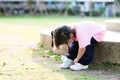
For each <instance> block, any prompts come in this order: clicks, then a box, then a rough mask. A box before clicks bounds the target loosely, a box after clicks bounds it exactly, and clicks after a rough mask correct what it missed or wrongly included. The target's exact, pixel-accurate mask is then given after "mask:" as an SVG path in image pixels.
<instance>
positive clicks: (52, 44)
mask: <svg viewBox="0 0 120 80" xmlns="http://www.w3.org/2000/svg"><path fill="white" fill-rule="evenodd" d="M51 38H52V41H51V47H53V46H54V43H53V31H52V32H51Z"/></svg>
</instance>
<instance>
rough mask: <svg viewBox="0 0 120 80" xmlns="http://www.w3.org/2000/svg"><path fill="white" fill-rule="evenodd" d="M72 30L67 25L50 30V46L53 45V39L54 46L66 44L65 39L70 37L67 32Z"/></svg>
mask: <svg viewBox="0 0 120 80" xmlns="http://www.w3.org/2000/svg"><path fill="white" fill-rule="evenodd" d="M71 32H72V29H71V28H70V27H69V26H66V25H64V26H62V27H59V28H56V29H55V30H54V31H52V32H51V36H52V44H51V46H52V47H53V39H54V42H55V46H57V47H58V46H60V45H62V44H67V45H68V42H67V40H68V39H70V36H69V34H70V33H71Z"/></svg>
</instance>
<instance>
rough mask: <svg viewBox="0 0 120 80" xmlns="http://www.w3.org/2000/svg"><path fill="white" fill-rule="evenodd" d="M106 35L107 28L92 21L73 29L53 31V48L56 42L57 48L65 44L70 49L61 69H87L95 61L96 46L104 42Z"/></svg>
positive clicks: (66, 28) (61, 28)
mask: <svg viewBox="0 0 120 80" xmlns="http://www.w3.org/2000/svg"><path fill="white" fill-rule="evenodd" d="M104 34H105V27H103V26H101V25H99V24H97V23H95V22H92V21H84V22H80V23H77V24H75V25H74V26H73V28H71V27H69V26H66V25H65V26H62V27H59V28H57V29H55V30H54V31H52V32H51V35H52V47H54V44H53V40H54V43H55V46H56V48H58V49H59V47H60V45H63V44H67V46H68V48H69V50H68V55H66V57H65V56H64V57H62V59H63V63H62V65H61V68H63V69H66V68H70V69H71V70H82V69H87V68H88V64H90V63H91V61H92V59H93V52H94V50H93V48H94V45H95V44H96V43H98V42H101V41H102V40H103V37H104Z"/></svg>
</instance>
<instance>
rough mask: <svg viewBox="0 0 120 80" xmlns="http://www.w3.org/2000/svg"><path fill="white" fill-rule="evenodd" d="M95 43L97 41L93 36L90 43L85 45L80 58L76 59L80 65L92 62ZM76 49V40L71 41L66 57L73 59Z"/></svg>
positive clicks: (77, 46)
mask: <svg viewBox="0 0 120 80" xmlns="http://www.w3.org/2000/svg"><path fill="white" fill-rule="evenodd" d="M96 43H98V42H97V41H96V40H95V39H94V38H92V39H91V43H90V45H88V46H86V51H85V53H84V55H83V56H82V58H81V59H80V60H79V61H78V63H80V64H82V65H88V64H90V63H91V62H92V60H93V53H94V45H95V44H96ZM78 49H79V45H78V41H73V42H72V44H71V46H70V50H69V54H70V55H69V56H68V58H69V59H72V60H74V59H75V58H76V57H77V54H78Z"/></svg>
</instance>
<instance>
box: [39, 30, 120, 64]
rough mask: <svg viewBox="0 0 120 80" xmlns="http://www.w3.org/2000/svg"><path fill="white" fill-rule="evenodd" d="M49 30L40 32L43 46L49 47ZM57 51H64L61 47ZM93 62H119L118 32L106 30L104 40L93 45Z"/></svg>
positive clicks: (119, 37) (65, 49)
mask: <svg viewBox="0 0 120 80" xmlns="http://www.w3.org/2000/svg"><path fill="white" fill-rule="evenodd" d="M50 32H51V30H48V31H43V32H41V33H40V37H41V38H40V39H41V42H42V43H43V45H44V47H45V48H49V49H52V48H51V36H50ZM56 52H57V53H62V54H63V53H66V52H67V47H66V48H65V47H63V48H62V49H61V50H59V51H56ZM94 52H95V53H94V60H93V62H94V63H102V62H110V63H117V64H120V32H113V31H107V32H106V35H105V38H104V40H103V41H102V42H101V43H98V44H97V45H96V46H95V50H94Z"/></svg>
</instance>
